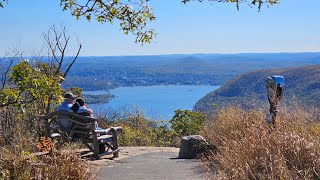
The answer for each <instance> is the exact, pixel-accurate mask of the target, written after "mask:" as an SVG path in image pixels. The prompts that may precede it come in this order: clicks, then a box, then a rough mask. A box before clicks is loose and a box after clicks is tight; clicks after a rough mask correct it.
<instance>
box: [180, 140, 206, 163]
mask: <svg viewBox="0 0 320 180" xmlns="http://www.w3.org/2000/svg"><path fill="white" fill-rule="evenodd" d="M207 150H208V143H207V142H206V140H205V139H204V138H203V137H202V136H200V135H190V136H184V137H182V139H181V144H180V151H179V158H182V159H194V158H196V157H197V155H199V154H201V153H205V152H206V151H207Z"/></svg>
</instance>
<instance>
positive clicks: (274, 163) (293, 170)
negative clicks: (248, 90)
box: [204, 108, 320, 179]
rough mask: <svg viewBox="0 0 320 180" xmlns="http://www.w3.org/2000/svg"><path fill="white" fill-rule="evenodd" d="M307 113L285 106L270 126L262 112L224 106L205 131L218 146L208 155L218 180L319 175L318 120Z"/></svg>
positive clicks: (207, 136) (318, 176)
mask: <svg viewBox="0 0 320 180" xmlns="http://www.w3.org/2000/svg"><path fill="white" fill-rule="evenodd" d="M299 113H303V114H304V115H301V114H299ZM306 114H308V113H307V111H303V110H301V111H297V110H295V111H294V113H293V112H292V113H290V111H287V112H286V113H283V114H282V115H281V116H279V118H278V119H277V128H276V129H269V127H268V126H267V125H266V123H265V122H264V114H263V113H261V112H259V111H245V110H243V109H240V108H228V109H226V110H221V111H220V112H218V113H217V115H216V117H215V118H214V119H213V120H212V121H210V123H209V124H208V125H207V126H206V128H205V130H204V134H205V137H206V138H207V139H208V140H209V141H210V142H211V143H212V144H214V145H215V146H216V147H217V154H215V155H213V156H210V157H207V160H209V165H210V167H211V169H212V171H211V172H213V173H215V174H216V176H215V178H217V179H220V178H221V179H319V178H320V174H319V173H320V153H319V148H320V141H319V136H318V134H319V133H316V132H317V129H318V128H319V123H318V122H316V121H310V119H308V120H306V118H304V117H314V116H312V115H310V114H309V115H308V116H306ZM214 171H215V172H214Z"/></svg>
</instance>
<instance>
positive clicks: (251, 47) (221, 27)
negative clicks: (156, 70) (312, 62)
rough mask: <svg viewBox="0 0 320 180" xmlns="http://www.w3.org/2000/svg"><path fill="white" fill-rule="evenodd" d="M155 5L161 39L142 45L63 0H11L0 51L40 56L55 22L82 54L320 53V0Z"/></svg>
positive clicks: (176, 0) (156, 1) (166, 1)
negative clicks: (80, 15)
mask: <svg viewBox="0 0 320 180" xmlns="http://www.w3.org/2000/svg"><path fill="white" fill-rule="evenodd" d="M151 5H152V7H153V8H154V13H155V15H156V16H157V19H156V21H155V22H153V23H152V24H150V27H153V28H155V29H156V31H157V38H156V39H155V40H154V42H153V43H152V44H150V45H144V46H141V45H140V44H136V43H134V37H133V36H130V35H129V36H127V35H124V34H123V33H122V32H121V31H119V27H118V26H112V25H110V24H100V23H97V22H94V21H92V22H87V21H85V20H84V19H81V20H76V19H75V18H74V17H72V16H71V15H70V12H69V11H62V10H61V8H60V6H59V0H46V1H43V0H23V1H22V0H20V1H19V0H9V4H8V5H5V8H3V9H0V21H1V24H0V27H1V33H0V55H1V56H3V55H4V53H5V52H6V51H9V50H10V49H12V48H15V49H16V48H18V49H21V50H23V51H25V52H27V53H30V54H39V52H40V50H41V49H42V47H43V44H44V43H43V39H42V33H43V32H45V31H47V30H48V29H49V27H50V26H51V25H54V24H55V25H66V26H67V28H68V30H69V33H71V34H72V35H74V34H75V35H76V36H77V37H78V39H79V41H81V43H82V44H83V49H82V52H81V55H82V56H113V55H158V54H192V53H249V52H250V53H252V52H255V53H259V52H320V33H319V32H320V20H319V19H320V11H319V10H318V8H319V7H320V1H319V0H308V1H301V0H281V4H280V5H277V6H272V7H270V8H266V7H263V8H262V10H261V12H257V8H250V7H249V6H247V5H245V4H243V5H241V7H240V8H241V9H240V11H237V9H236V7H235V5H232V4H221V3H215V4H210V3H207V2H206V3H196V2H194V3H190V4H188V5H183V4H181V3H180V0H151ZM69 55H71V54H69Z"/></svg>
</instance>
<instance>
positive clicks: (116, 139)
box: [111, 128, 119, 157]
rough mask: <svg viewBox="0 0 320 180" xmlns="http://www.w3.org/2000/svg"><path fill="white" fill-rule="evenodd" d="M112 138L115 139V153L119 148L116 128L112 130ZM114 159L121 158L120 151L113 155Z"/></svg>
mask: <svg viewBox="0 0 320 180" xmlns="http://www.w3.org/2000/svg"><path fill="white" fill-rule="evenodd" d="M111 132H112V137H113V151H115V150H117V149H118V148H119V145H118V133H117V130H116V129H114V128H111ZM113 157H119V151H117V152H116V153H114V154H113Z"/></svg>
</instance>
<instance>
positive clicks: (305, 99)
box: [194, 65, 320, 113]
mask: <svg viewBox="0 0 320 180" xmlns="http://www.w3.org/2000/svg"><path fill="white" fill-rule="evenodd" d="M271 75H282V76H284V77H285V81H286V85H285V98H284V99H285V101H284V102H290V101H292V100H296V101H297V102H298V103H300V104H301V105H309V106H317V107H320V82H319V79H320V65H310V66H302V67H294V68H287V69H267V70H258V71H253V72H249V73H246V74H243V75H240V76H238V77H236V78H234V79H232V80H230V81H229V82H227V83H226V84H225V85H223V86H222V87H221V88H219V89H217V90H216V91H214V92H211V93H209V94H207V95H206V96H205V97H203V98H202V99H201V100H200V101H198V102H197V103H196V105H195V106H194V109H195V110H198V111H203V112H206V113H209V112H211V111H212V110H213V109H214V107H213V104H216V105H218V106H220V107H224V106H228V105H231V104H235V105H239V106H241V107H244V108H248V109H253V108H260V107H265V108H267V103H268V100H267V96H266V88H265V85H266V84H265V80H266V78H267V77H268V76H271Z"/></svg>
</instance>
